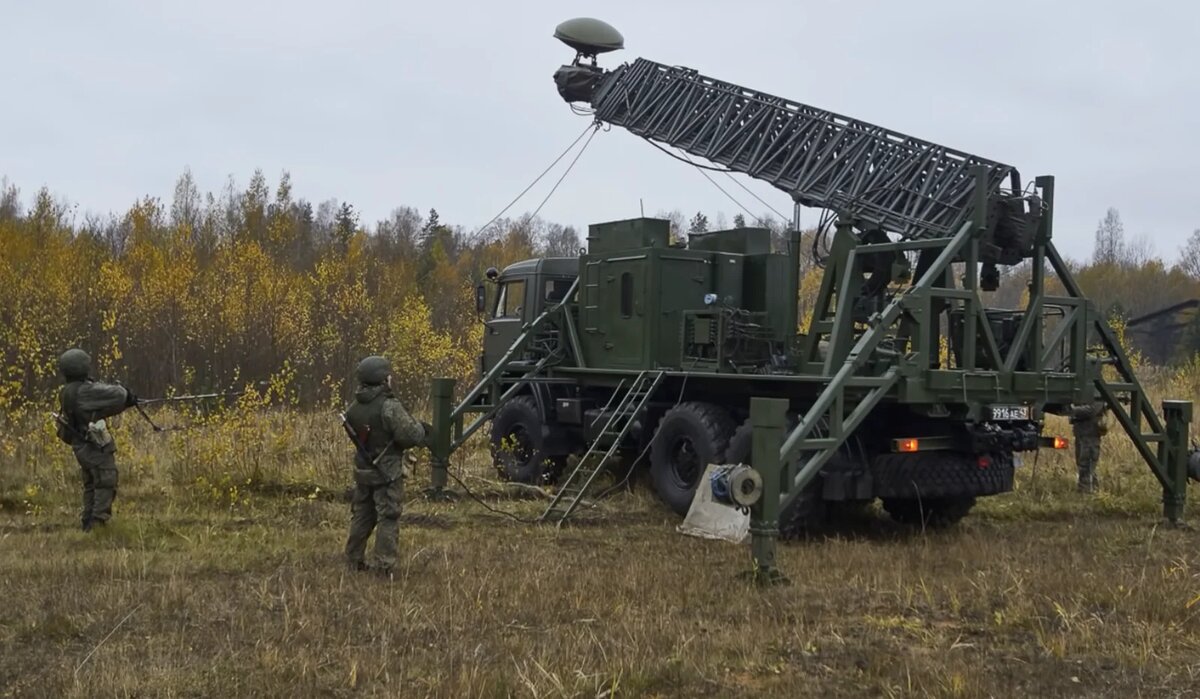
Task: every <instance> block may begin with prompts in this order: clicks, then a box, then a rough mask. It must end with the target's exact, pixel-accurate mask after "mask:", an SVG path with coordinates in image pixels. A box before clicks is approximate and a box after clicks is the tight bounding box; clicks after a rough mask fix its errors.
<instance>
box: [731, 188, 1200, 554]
mask: <svg viewBox="0 0 1200 699" xmlns="http://www.w3.org/2000/svg"><path fill="white" fill-rule="evenodd" d="M974 174H975V178H976V183H977V184H976V190H975V191H976V195H975V197H974V201H973V207H972V214H971V215H970V216H969V217H968V220H967V221H965V222H964V223H963V224H962V225H961V226H960V228H959V229H958V230H957V232H956V233H955V234H954V235H953V236H952V237H949V238H934V239H929V238H925V239H910V240H901V241H898V242H887V243H864V242H862V240H861V239H860V238H858V237H856V236H855V234H854V233H853V230H852V224H853V221H852V220H839V222H838V228H837V231H836V234H835V238H834V241H833V244H832V246H831V252H830V258H829V262H828V265H827V267H826V272H825V277H824V278H823V279H822V284H821V289H820V291H819V294H818V300H817V303H816V304H815V306H814V310H813V317H812V322H811V324H810V334H809V335H808V336H807V337H805V338H804V340H803V344H802V356H801V360H802V366H806V367H808V368H809V369H810V370H812V369H817V370H818V373H822V374H823V375H825V376H827V377H829V383H828V385H827V386H826V388H825V390H824V391H823V392H822V394H821V395H820V396H819V397H818V398H817V400H816V401H815V402H813V403H812V404H811V406H808V407H807V410H806V411H805V413H804V415H803V417H802V418H801V419H800V420H799V422H798V423H797V424H796V426H795V428H794V429H793V430H792V431H791V432H790V433H789V434H788V435H787V437H786V439H785V440H783V442H782V446H781V447H779V449H778V452H777V453H776V454H775V455H773V456H774V458H770V459H764V458H762V455H761V454H759V450H760V448H762V449H765V448H766V446H767V445H768V444H779V443H780V442H779V440H778V438H777V436H776V434H777V432H778V426H776V425H775V424H774V422H773V421H772V420H770V419H768V418H766V417H763V418H762V420H761V421H760V420H758V419H755V418H754V417H753V413H752V420H754V424H755V440H754V448H755V456H754V459H755V461H754V463H755V464H756V466H755V468H756V469H759V470H760V472H761V474H762V476H763V479H764V482H765V483H767V484H772V485H771V486H768V487H767V488H766V489H765V492H764V497H763V500H764V502H763V503H762V504H761V505H759V506H756V507H755V508H754V509H753V510H752V522H751V531H752V532H753V533H754V536H755V539H754V540H755V544H754V556H755V561H756V565H757V567H758V568H763V569H772V568H773V567H774V558H773V553H772V552H773V548H772V547H773V544H772V543H769V542H773V540H774V535H773V532H775V528H776V527H777V521H778V517H779V513H780V512H782V511H783V510H784V509H785V508H786V507H788V506H789V505H790V504H791V503H792V502H793V501H794V500H795V498H797V497H799V496H800V494H801V493H802V492H803V491H804V489H805V488H806V487H808V486H809V485H810V483H812V482H813V479H814V478H815V477H816V476H817V474H818V473H819V472H820V471H821V469H822V467H824V466H825V465H826V464H827V463H828V462H829V459H830V458H832V457H833V456H834V455H835V454H836V453H837V450H838V449H839V448H840V447H841V446H842V444H843V443H844V442H845V441H846V440H847V439H849V438H850V437H851V435H852V434H853V433H854V431H855V429H856V428H858V427H859V426H860V425H861V424H862V422H863V420H864V419H865V418H867V416H868V415H869V414H870V413H871V411H872V410H873V409H874V408H875V407H876V406H877V405H878V404H879V403H880V401H882V400H883V399H884V398H885V397H887V396H888V395H889V394H891V395H892V396H893V397H896V398H898V399H900V400H902V401H904V402H909V403H933V402H936V401H937V400H940V399H944V398H943V397H941V396H939V394H938V392H937V391H936V390H935V388H934V387H935V385H936V383H937V382H936V381H935V380H934V379H937V378H940V376H939V375H942V376H944V377H946V378H947V379H948V380H951V381H952V382H955V383H954V384H953V385H955V386H956V390H959V391H960V396H961V398H960V400H961V402H968V403H969V402H971V401H974V402H977V403H979V402H986V400H987V399H988V398H989V397H990V396H992V395H994V397H995V398H1009V399H1011V398H1013V397H1017V398H1025V399H1027V400H1028V399H1029V395H1030V393H1031V390H1037V391H1040V392H1041V395H1040V396H1039V399H1034V400H1031V401H1030V402H1036V403H1038V407H1039V408H1044V407H1050V408H1053V409H1055V410H1058V411H1060V412H1061V411H1063V410H1065V409H1066V408H1069V406H1070V404H1071V403H1078V402H1086V401H1091V400H1095V399H1097V398H1099V399H1101V400H1104V401H1105V402H1106V403H1107V404H1108V405H1109V407H1110V408H1111V409H1112V411H1113V413H1114V415H1116V417H1117V420H1118V422H1119V423H1120V424H1121V426H1122V427H1123V428H1124V429H1125V432H1126V434H1128V436H1129V438H1130V439H1131V440H1132V441H1133V443H1134V445H1135V447H1136V449H1137V450H1138V453H1139V454H1140V455H1141V456H1142V458H1143V459H1144V460H1145V461H1146V463H1147V465H1148V466H1149V467H1150V469H1151V471H1152V472H1153V473H1154V475H1155V477H1156V478H1157V479H1158V480H1159V482H1160V483H1161V484H1162V487H1163V508H1164V509H1163V512H1164V516H1165V517H1166V518H1167V519H1168V520H1169V521H1171V522H1173V523H1175V522H1178V521H1180V519H1181V518H1182V516H1183V508H1184V503H1185V498H1186V492H1187V491H1186V488H1187V458H1188V425H1189V424H1190V420H1191V404H1190V403H1187V402H1178V401H1168V402H1167V403H1164V405H1163V411H1164V414H1165V415H1166V424H1165V425H1164V421H1163V419H1161V418H1160V417H1159V415H1158V414H1157V413H1156V412H1155V411H1154V410H1153V407H1152V406H1151V404H1150V402H1149V400H1148V399H1147V397H1146V394H1145V391H1144V390H1143V389H1142V387H1141V386H1140V384H1139V383H1138V381H1137V377H1136V376H1135V375H1134V373H1133V369H1132V366H1131V364H1130V362H1129V359H1128V357H1127V356H1126V355H1125V352H1124V350H1123V349H1122V348H1121V346H1120V343H1119V342H1118V341H1117V339H1116V336H1115V335H1114V333H1113V331H1112V329H1111V328H1110V327H1109V325H1108V323H1107V322H1106V321H1105V319H1103V318H1101V317H1099V316H1098V315H1097V314H1096V313H1095V312H1094V310H1092V309H1091V308H1090V306H1089V304H1088V302H1087V300H1086V298H1085V297H1084V296H1083V293H1082V291H1081V290H1080V289H1079V287H1078V285H1077V284H1076V282H1075V280H1074V279H1073V278H1072V276H1071V273H1070V270H1069V269H1068V268H1067V266H1066V264H1065V263H1064V261H1063V259H1062V258H1061V256H1060V255H1059V253H1058V251H1057V250H1056V249H1055V247H1054V245H1053V243H1052V242H1051V237H1052V221H1053V215H1052V214H1053V204H1054V179H1053V178H1052V177H1039V178H1038V179H1037V180H1036V185H1037V187H1038V189H1039V190H1040V191H1041V194H1042V199H1041V201H1042V202H1043V203H1044V211H1045V213H1044V214H1043V215H1042V217H1041V219H1040V221H1039V224H1038V227H1037V230H1036V234H1035V237H1034V240H1033V243H1032V251H1031V254H1030V255H1029V256H1028V258H1027V259H1031V260H1032V264H1033V270H1032V277H1031V281H1030V286H1029V301H1028V304H1027V305H1026V308H1025V309H1024V314H1023V316H1022V317H1021V319H1020V322H1019V325H1018V326H1017V331H1016V334H1015V336H1014V339H1013V341H1012V343H1011V344H1010V345H1009V346H1008V347H1007V348H1006V351H1004V352H1002V351H1001V345H1000V343H999V342H998V341H997V338H996V336H995V334H994V333H993V330H992V327H991V324H990V322H989V319H988V316H987V312H986V308H985V306H984V303H983V300H982V298H981V297H980V295H979V286H980V276H979V268H980V263H981V258H982V255H981V245H982V244H985V242H986V241H985V240H984V236H985V234H986V232H987V225H986V223H987V222H986V221H985V220H984V218H985V217H984V216H983V215H977V214H976V213H974V212H986V211H988V201H987V198H986V197H987V190H986V188H985V187H984V183H986V182H987V181H988V178H989V174H988V172H987V171H986V167H985V166H978V167H976V168H975V171H974ZM876 253H901V254H903V253H912V254H915V255H918V256H919V257H918V259H919V262H918V264H917V268H916V272H917V276H918V279H917V280H916V281H915V282H914V283H913V284H912V285H911V286H908V287H906V288H903V289H902V290H901V291H899V292H897V293H895V295H894V296H891V297H890V298H889V299H888V302H887V304H886V306H884V307H883V308H882V310H879V311H877V312H875V313H872V314H870V315H869V316H867V317H866V318H865V321H864V320H863V319H862V314H860V316H859V320H858V321H857V322H856V321H855V319H854V318H855V316H854V314H855V311H856V310H857V309H859V308H860V305H859V304H860V301H861V300H862V299H863V297H862V296H861V294H860V288H861V286H862V280H863V273H862V269H863V266H862V265H863V262H862V261H863V260H864V259H867V256H869V255H872V254H876ZM1046 263H1049V264H1050V266H1051V267H1052V269H1053V270H1054V273H1055V275H1056V276H1057V278H1058V279H1059V280H1060V281H1061V283H1062V284H1063V286H1064V288H1065V290H1066V292H1067V295H1066V296H1051V295H1049V294H1047V293H1046V290H1045V281H1046V270H1045V266H1046ZM955 265H960V267H959V270H956V269H955ZM956 271H959V274H960V275H961V277H960V278H961V281H962V284H963V286H962V287H961V288H958V287H956V286H955V275H956ZM949 310H957V311H959V312H961V318H962V324H961V326H960V331H961V335H960V336H959V345H958V347H956V351H955V354H954V359H953V360H951V361H952V363H953V365H954V366H953V369H952V370H951V369H950V368H949V367H943V366H942V362H943V360H942V359H941V357H940V356H939V355H940V351H939V350H940V346H939V341H940V339H941V338H942V337H943V329H942V325H941V323H942V316H943V314H944V313H945V312H946V311H949ZM1051 310H1056V311H1058V312H1061V314H1062V316H1061V318H1059V320H1058V324H1057V327H1055V328H1053V329H1052V330H1050V332H1049V336H1048V337H1047V327H1046V318H1047V314H1048V313H1050V311H1051ZM954 332H955V331H954V330H953V329H951V330H950V333H951V335H953V334H954ZM822 341H824V342H825V347H826V348H827V349H826V352H825V356H824V358H823V359H822V358H821V357H820V356H819V355H820V352H819V348H820V346H821V344H822ZM885 341H887V342H890V343H892V345H893V346H892V348H891V349H892V351H891V352H885V348H884V347H882V346H881V345H883V344H884V343H885ZM897 342H898V344H899V346H896V344H897ZM885 355H886V356H885ZM1022 363H1024V367H1023V369H1024V371H1020V370H1019V369H1021V368H1022ZM1105 366H1111V367H1112V369H1111V373H1114V374H1115V375H1116V376H1117V380H1109V379H1108V378H1106V377H1105V376H1104V372H1103V371H1102V367H1105ZM952 372H953V374H954V376H948V375H949V374H951V373H952ZM864 386H865V387H866V390H865V391H864V390H863V387H864ZM1002 387H1004V388H1002ZM1030 387H1032V389H1031V388H1030ZM754 400H755V403H754V404H755V405H757V404H758V402H757V401H758V399H754ZM1126 406H1128V408H1127V407H1126ZM763 410H765V408H763ZM760 423H761V425H760ZM1143 425H1145V428H1144V427H1143ZM772 440H774V441H772ZM1152 444H1157V449H1153V448H1151V445H1152ZM760 465H761V466H760ZM775 469H778V472H776V471H775ZM776 485H777V488H776V487H775V486H776ZM776 497H777V498H778V502H767V501H770V500H774V499H775V498H776Z"/></svg>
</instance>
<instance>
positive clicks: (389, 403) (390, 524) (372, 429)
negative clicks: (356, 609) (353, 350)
mask: <svg viewBox="0 0 1200 699" xmlns="http://www.w3.org/2000/svg"><path fill="white" fill-rule="evenodd" d="M391 372H392V368H391V364H390V363H389V362H388V361H387V360H386V359H384V358H383V357H367V358H366V359H364V360H362V362H360V363H359V365H358V369H357V371H356V374H357V378H358V381H359V388H358V391H357V392H356V393H355V397H354V398H355V400H354V404H353V405H351V407H350V408H349V409H348V410H346V419H347V420H348V421H349V423H350V426H351V427H352V428H353V429H354V431H355V432H356V433H357V434H358V438H359V442H361V443H364V444H365V445H366V451H367V454H368V456H369V457H370V458H371V460H372V461H371V462H367V461H366V460H364V459H363V457H362V455H361V454H358V453H356V454H355V457H354V494H353V496H352V500H351V501H352V505H351V513H352V514H351V519H350V536H349V538H348V539H347V540H346V558H347V560H348V562H349V564H350V565H351V567H353V568H356V569H358V570H365V569H366V568H367V565H366V561H365V556H366V550H367V539H368V538H370V536H371V532H372V531H373V530H374V531H375V566H374V567H375V568H376V569H377V570H380V571H381V572H386V571H390V570H391V568H392V566H394V565H395V563H396V547H397V545H398V543H399V538H400V523H399V520H400V508H401V502H400V501H401V497H402V496H403V495H404V478H405V476H407V475H408V474H407V472H406V471H407V470H406V467H405V464H404V450H405V449H408V448H410V447H415V446H419V445H422V444H425V442H426V440H427V437H428V430H427V428H426V427H425V426H424V425H423V424H422V423H420V422H418V421H416V420H415V419H413V417H412V416H411V415H409V414H408V411H406V410H405V409H404V406H403V405H401V404H400V401H399V400H397V399H396V398H395V397H394V396H393V395H392V390H391V385H390V383H391V382H390V379H391V376H390V375H391Z"/></svg>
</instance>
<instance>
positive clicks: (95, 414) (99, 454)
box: [58, 349, 137, 531]
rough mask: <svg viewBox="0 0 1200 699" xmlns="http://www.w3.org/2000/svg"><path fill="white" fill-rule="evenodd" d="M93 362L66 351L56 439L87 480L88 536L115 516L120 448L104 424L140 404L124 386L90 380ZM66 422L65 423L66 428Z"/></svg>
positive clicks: (85, 526)
mask: <svg viewBox="0 0 1200 699" xmlns="http://www.w3.org/2000/svg"><path fill="white" fill-rule="evenodd" d="M90 369H91V358H90V357H88V355H87V353H86V352H84V351H83V350H79V349H72V350H67V351H66V352H64V353H63V355H62V356H61V357H59V359H58V370H59V373H61V374H62V376H63V380H64V382H65V385H64V386H63V387H62V388H61V389H60V390H59V392H58V402H59V409H60V411H61V413H60V414H61V417H62V422H59V424H58V437H59V439H61V440H62V441H64V442H66V443H67V444H70V445H71V449H72V450H73V451H74V452H75V460H76V461H78V462H79V468H80V472H81V476H82V478H83V510H82V511H81V512H80V513H79V519H80V524H81V525H82V527H83V530H84V531H91V529H92V527H93V526H94V525H96V524H101V525H103V524H106V523H107V522H108V520H109V519H110V518H111V517H112V504H113V500H114V499H115V498H116V497H117V460H116V457H115V456H114V454H115V453H116V451H117V446H116V443H114V442H113V440H112V436H111V435H110V434H109V433H108V428H107V425H104V423H102V422H100V421H101V420H104V419H105V418H109V417H112V416H114V415H117V414H118V413H121V412H123V411H124V410H125V409H126V408H129V407H131V406H133V405H134V404H136V403H137V396H135V395H133V393H132V392H131V391H129V390H127V389H125V388H122V387H121V386H112V385H109V384H105V383H100V382H98V381H93V380H92V379H91V378H89V377H88V374H89V372H90ZM64 422H65V424H64Z"/></svg>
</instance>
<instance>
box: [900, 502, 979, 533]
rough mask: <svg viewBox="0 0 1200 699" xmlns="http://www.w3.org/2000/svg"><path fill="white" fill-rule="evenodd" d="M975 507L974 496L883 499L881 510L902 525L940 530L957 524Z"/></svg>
mask: <svg viewBox="0 0 1200 699" xmlns="http://www.w3.org/2000/svg"><path fill="white" fill-rule="evenodd" d="M974 506H975V496H973V495H960V496H957V497H941V498H925V499H920V498H884V499H883V509H884V510H887V513H888V514H889V515H891V517H892V519H894V520H896V521H897V522H900V523H902V524H916V525H920V526H923V527H930V528H933V529H941V528H944V527H949V526H951V525H953V524H957V523H958V522H959V520H961V519H962V518H963V517H966V516H967V513H968V512H970V511H971V508H972V507H974Z"/></svg>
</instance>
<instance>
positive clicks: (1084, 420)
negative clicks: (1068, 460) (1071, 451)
mask: <svg viewBox="0 0 1200 699" xmlns="http://www.w3.org/2000/svg"><path fill="white" fill-rule="evenodd" d="M1107 411H1108V405H1107V404H1106V403H1099V402H1098V403H1088V404H1085V405H1076V406H1073V407H1072V408H1071V429H1072V431H1073V432H1074V434H1075V466H1076V467H1077V468H1078V469H1079V482H1078V485H1077V486H1076V487H1077V489H1078V490H1079V492H1081V493H1094V492H1096V490H1097V489H1098V488H1099V487H1100V478H1099V477H1098V476H1097V475H1096V463H1097V462H1098V461H1100V440H1101V438H1102V437H1103V436H1104V435H1105V434H1106V433H1107V432H1108V422H1107V420H1106V419H1105V416H1104V414H1105V413H1106V412H1107Z"/></svg>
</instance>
